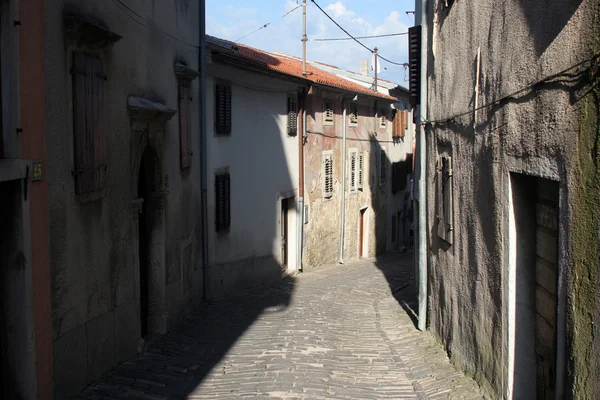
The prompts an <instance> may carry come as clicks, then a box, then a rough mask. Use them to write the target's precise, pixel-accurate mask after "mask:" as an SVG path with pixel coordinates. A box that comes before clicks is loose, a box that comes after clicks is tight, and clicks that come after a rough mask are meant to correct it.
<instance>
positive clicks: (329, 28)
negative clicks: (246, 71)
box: [206, 0, 414, 86]
mask: <svg viewBox="0 0 600 400" xmlns="http://www.w3.org/2000/svg"><path fill="white" fill-rule="evenodd" d="M317 3H318V4H319V5H320V6H321V7H322V8H323V9H324V10H326V11H327V13H328V14H329V15H330V16H331V17H333V18H334V19H335V20H336V21H337V22H338V23H339V24H340V25H341V26H342V27H343V28H344V29H346V30H347V31H348V32H350V33H351V34H352V35H354V36H369V35H380V34H387V33H397V32H406V31H407V29H408V27H410V26H412V25H413V23H414V15H413V14H410V15H407V14H406V13H405V12H406V11H413V10H414V0H396V1H391V0H377V1H376V2H372V1H368V0H362V1H359V0H338V1H333V0H317ZM307 4H308V7H307V35H308V38H309V40H310V39H317V38H339V37H344V36H345V34H344V32H342V31H341V30H340V29H339V28H338V27H336V26H335V25H334V24H333V23H332V22H331V21H330V20H328V19H327V17H325V16H324V15H323V14H322V13H321V12H320V11H319V9H318V8H317V7H315V5H314V4H313V3H312V2H311V1H310V0H308V1H307ZM297 5H298V3H297V2H296V0H293V1H292V0H258V1H254V2H248V1H245V2H242V1H240V0H207V1H206V32H207V33H208V34H209V35H213V36H217V37H220V38H223V39H227V40H232V41H239V42H240V43H243V44H247V45H249V46H253V47H256V48H259V49H263V50H266V51H270V52H274V51H277V50H278V51H282V52H284V53H287V54H292V55H295V56H301V55H302V44H301V42H300V39H301V37H302V8H301V7H300V8H298V9H297V10H295V11H293V12H292V13H290V14H289V15H288V16H286V17H285V18H281V16H282V15H283V14H284V13H286V12H288V11H290V10H291V9H293V8H294V7H296V6H297ZM268 22H272V24H271V25H269V26H268V27H266V28H264V29H261V30H259V31H257V32H255V33H253V34H251V35H249V36H247V37H246V38H244V39H242V40H239V39H240V38H242V37H243V36H245V35H247V34H249V33H250V32H252V31H254V30H256V29H257V28H259V27H260V26H262V25H264V24H266V23H268ZM407 40H408V39H407V36H394V37H387V38H377V39H363V40H361V42H363V43H364V44H365V45H366V46H367V47H369V48H373V47H377V48H378V49H379V53H380V54H381V55H382V56H383V57H385V58H387V59H389V60H391V61H395V62H399V63H405V62H408V53H407V47H408V43H407ZM307 58H308V59H309V60H315V61H321V62H324V63H327V64H332V65H335V66H338V67H340V68H345V69H348V70H352V71H359V68H360V60H361V59H368V60H369V64H371V59H372V55H371V54H370V53H369V52H368V51H367V50H365V49H364V48H362V47H361V46H360V45H358V44H357V43H355V42H353V41H350V40H348V41H336V42H311V41H309V42H308V43H307ZM382 66H383V67H384V68H387V69H385V70H382V71H381V73H380V77H381V78H383V79H388V80H391V81H394V82H396V83H400V84H402V85H404V86H407V85H408V83H407V82H405V78H406V74H405V71H404V68H403V67H401V66H394V65H391V64H388V63H386V62H382Z"/></svg>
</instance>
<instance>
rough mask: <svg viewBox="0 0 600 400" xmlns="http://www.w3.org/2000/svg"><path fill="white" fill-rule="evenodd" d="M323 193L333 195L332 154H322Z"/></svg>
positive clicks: (327, 195) (328, 195) (326, 195)
mask: <svg viewBox="0 0 600 400" xmlns="http://www.w3.org/2000/svg"><path fill="white" fill-rule="evenodd" d="M323 186H324V187H323V195H324V197H331V196H332V195H333V154H325V155H324V156H323Z"/></svg>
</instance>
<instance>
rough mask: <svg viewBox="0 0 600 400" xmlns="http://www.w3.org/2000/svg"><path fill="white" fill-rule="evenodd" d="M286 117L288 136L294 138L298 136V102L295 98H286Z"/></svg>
mask: <svg viewBox="0 0 600 400" xmlns="http://www.w3.org/2000/svg"><path fill="white" fill-rule="evenodd" d="M287 115H288V122H287V125H288V135H290V136H296V135H297V134H298V101H297V100H296V96H290V97H288V104H287Z"/></svg>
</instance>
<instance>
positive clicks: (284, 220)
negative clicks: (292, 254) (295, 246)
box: [281, 199, 290, 270]
mask: <svg viewBox="0 0 600 400" xmlns="http://www.w3.org/2000/svg"><path fill="white" fill-rule="evenodd" d="M289 200H290V199H281V267H282V269H283V270H285V268H287V265H288V257H289V252H288V240H289V237H288V226H289V220H288V210H289Z"/></svg>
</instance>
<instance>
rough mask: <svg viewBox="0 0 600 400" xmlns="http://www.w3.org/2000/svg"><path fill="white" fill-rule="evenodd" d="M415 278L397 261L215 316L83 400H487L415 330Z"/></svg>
mask: <svg viewBox="0 0 600 400" xmlns="http://www.w3.org/2000/svg"><path fill="white" fill-rule="evenodd" d="M413 268H414V267H413V255H412V254H404V255H398V254H395V255H388V256H385V257H381V258H379V259H377V260H362V261H358V262H352V263H348V264H345V265H334V266H330V267H326V268H322V269H320V270H318V271H315V272H310V273H305V274H300V275H298V276H297V277H295V278H291V279H288V280H286V281H284V282H283V283H282V284H279V285H275V286H272V287H268V288H264V287H263V288H256V289H253V290H250V291H247V292H245V293H243V295H240V296H239V297H236V298H228V299H225V300H222V301H218V302H214V303H212V304H205V305H203V306H202V307H200V308H199V309H198V310H196V311H195V312H194V313H193V314H192V315H191V316H190V317H189V318H187V319H186V320H185V321H183V322H182V323H181V324H180V325H179V326H178V327H176V328H175V329H173V330H172V331H171V332H170V333H169V334H168V335H166V336H165V338H164V339H163V340H162V341H160V342H158V344H156V345H155V346H153V347H152V348H151V349H150V350H149V351H147V352H145V353H143V354H141V355H139V356H137V357H135V358H134V359H132V360H130V361H128V362H125V363H123V364H121V365H120V366H118V367H117V368H115V369H114V370H112V371H110V372H109V373H107V374H105V375H104V376H103V377H102V378H101V380H100V381H99V382H96V383H94V384H93V385H91V386H89V387H88V388H86V389H85V390H84V391H83V392H81V393H80V394H79V395H77V396H76V397H75V398H76V399H155V400H160V399H185V398H188V399H237V398H280V399H380V398H387V399H409V398H419V399H428V398H431V399H434V398H436V399H437V398H456V399H458V398H461V399H478V398H482V397H483V396H482V394H481V392H480V390H479V388H478V386H477V385H476V384H475V383H474V382H473V381H472V380H471V379H470V378H467V377H465V376H464V375H463V374H462V373H460V372H458V371H457V370H456V369H455V368H454V367H453V366H452V365H451V364H450V363H449V361H448V358H447V357H446V354H445V352H444V351H443V349H442V347H441V346H440V345H439V344H438V343H437V342H436V341H435V339H434V338H433V336H432V335H431V334H430V333H429V332H425V333H422V332H420V331H418V330H417V329H416V328H415V324H414V321H413V320H412V319H411V316H410V315H411V314H412V311H411V310H412V309H414V307H415V302H414V289H413V286H412V282H413Z"/></svg>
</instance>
